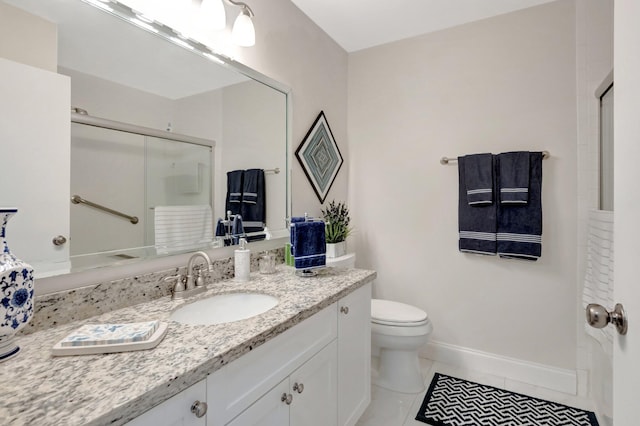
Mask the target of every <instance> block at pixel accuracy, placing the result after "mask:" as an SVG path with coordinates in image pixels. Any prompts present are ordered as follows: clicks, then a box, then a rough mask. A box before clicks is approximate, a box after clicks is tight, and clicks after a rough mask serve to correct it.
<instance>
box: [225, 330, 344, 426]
mask: <svg viewBox="0 0 640 426" xmlns="http://www.w3.org/2000/svg"><path fill="white" fill-rule="evenodd" d="M336 350H337V345H336V341H335V340H334V341H332V342H331V343H329V344H328V345H327V346H325V347H324V349H322V350H321V351H320V352H318V353H317V354H316V355H314V356H313V357H312V358H311V359H310V360H309V361H307V362H305V363H304V364H303V365H302V366H301V367H300V368H298V369H297V370H296V371H295V372H293V373H292V374H291V375H290V376H289V377H287V378H286V379H284V380H283V381H281V382H280V383H278V385H276V386H275V387H274V388H273V389H271V390H270V391H269V392H267V393H266V394H265V395H264V396H262V397H261V398H260V399H258V401H256V402H255V403H253V404H252V405H251V406H250V407H249V408H247V409H246V410H245V411H243V412H242V413H241V414H240V415H239V416H238V417H236V418H235V419H233V420H232V421H231V422H230V423H227V425H228V426H282V425H296V426H302V425H304V426H328V425H333V424H335V422H336V419H337V412H338V410H337V400H336V391H337V383H336V378H337V376H336V374H337V352H336Z"/></svg>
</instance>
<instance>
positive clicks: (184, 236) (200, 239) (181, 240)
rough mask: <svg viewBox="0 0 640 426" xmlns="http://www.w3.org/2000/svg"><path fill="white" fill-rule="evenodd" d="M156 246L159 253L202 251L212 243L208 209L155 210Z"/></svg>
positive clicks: (209, 207)
mask: <svg viewBox="0 0 640 426" xmlns="http://www.w3.org/2000/svg"><path fill="white" fill-rule="evenodd" d="M154 230H155V246H156V250H157V251H158V253H171V252H176V251H182V250H188V249H193V248H197V247H202V246H203V245H205V244H210V243H211V242H212V241H213V215H212V213H211V206H209V205H206V204H203V205H191V206H156V208H155V217H154Z"/></svg>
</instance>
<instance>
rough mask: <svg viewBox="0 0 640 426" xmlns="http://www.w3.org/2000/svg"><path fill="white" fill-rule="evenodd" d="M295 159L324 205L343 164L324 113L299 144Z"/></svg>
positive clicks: (322, 112) (321, 112) (321, 113)
mask: <svg viewBox="0 0 640 426" xmlns="http://www.w3.org/2000/svg"><path fill="white" fill-rule="evenodd" d="M296 157H297V158H298V161H299V162H300V165H301V166H302V170H304V173H305V174H306V175H307V179H309V182H311V186H312V187H313V190H314V191H315V193H316V195H317V196H318V199H319V200H320V203H324V200H325V199H326V198H327V194H328V193H329V190H330V189H331V185H333V181H334V180H335V178H336V176H337V174H338V171H339V170H340V167H342V163H343V162H344V160H343V159H342V154H341V153H340V149H338V145H337V144H336V141H335V140H334V138H333V133H331V128H330V127H329V123H328V122H327V118H326V117H325V115H324V111H320V114H319V115H318V117H317V118H316V120H315V121H314V122H313V125H312V126H311V128H310V129H309V131H308V132H307V135H306V136H305V137H304V139H303V140H302V142H301V143H300V146H299V147H298V149H297V150H296Z"/></svg>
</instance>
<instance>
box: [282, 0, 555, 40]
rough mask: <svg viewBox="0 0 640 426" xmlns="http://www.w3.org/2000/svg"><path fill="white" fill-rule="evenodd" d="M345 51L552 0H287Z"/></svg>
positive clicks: (413, 35)
mask: <svg viewBox="0 0 640 426" xmlns="http://www.w3.org/2000/svg"><path fill="white" fill-rule="evenodd" d="M291 1H292V2H293V3H294V4H295V5H296V6H298V8H300V10H302V11H303V12H304V13H305V14H306V15H307V16H308V17H309V18H310V19H311V20H312V21H314V22H315V23H316V24H317V25H318V26H319V27H320V28H322V29H323V30H324V31H325V32H326V33H327V34H329V36H330V37H331V38H332V39H333V40H335V41H336V42H337V43H338V44H339V45H340V46H342V48H343V49H345V50H346V51H347V52H355V51H357V50H362V49H366V48H368V47H373V46H377V45H380V44H385V43H389V42H392V41H397V40H402V39H405V38H410V37H415V36H418V35H421V34H426V33H429V32H433V31H438V30H442V29H444V28H449V27H454V26H456V25H461V24H465V23H467V22H472V21H477V20H480V19H485V18H489V17H491V16H496V15H502V14H505V13H509V12H513V11H516V10H519V9H524V8H527V7H531V6H536V5H539V4H543V3H549V2H551V1H555V0H387V1H382V0H291Z"/></svg>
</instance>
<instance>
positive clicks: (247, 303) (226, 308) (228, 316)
mask: <svg viewBox="0 0 640 426" xmlns="http://www.w3.org/2000/svg"><path fill="white" fill-rule="evenodd" d="M277 304H278V299H277V298H275V297H273V296H269V295H267V294H260V293H230V294H219V295H217V296H212V297H208V298H206V299H203V300H199V301H197V302H194V303H190V304H188V305H185V306H183V307H181V308H179V309H176V310H175V311H174V312H173V313H172V314H171V317H170V319H171V320H173V321H177V322H179V323H182V324H191V325H213V324H224V323H227V322H233V321H240V320H243V319H247V318H251V317H253V316H256V315H260V314H261V313H264V312H267V311H268V310H269V309H271V308H273V307H274V306H276V305H277Z"/></svg>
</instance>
